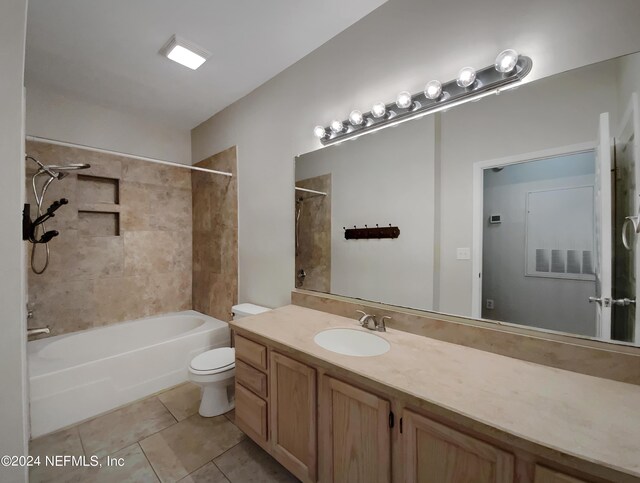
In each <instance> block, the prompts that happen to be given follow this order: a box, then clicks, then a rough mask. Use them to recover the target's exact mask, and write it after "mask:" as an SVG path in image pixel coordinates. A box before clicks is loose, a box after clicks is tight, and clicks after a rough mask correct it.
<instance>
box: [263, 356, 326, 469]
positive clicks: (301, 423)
mask: <svg viewBox="0 0 640 483" xmlns="http://www.w3.org/2000/svg"><path fill="white" fill-rule="evenodd" d="M269 386H270V387H269V394H270V398H271V413H270V420H271V451H272V455H273V456H274V457H275V458H276V459H277V460H278V461H280V462H281V463H282V464H283V465H284V466H285V467H286V468H287V469H289V471H291V472H292V473H293V474H294V475H295V476H297V477H298V478H299V479H301V480H302V481H309V482H314V481H316V480H317V477H316V474H317V459H318V458H317V446H316V444H317V433H316V427H317V426H316V425H317V419H316V401H317V398H316V370H315V369H314V368H312V367H309V366H307V365H306V364H302V363H300V362H298V361H295V360H293V359H291V358H290V357H287V356H284V355H282V354H279V353H277V352H271V356H270V360H269Z"/></svg>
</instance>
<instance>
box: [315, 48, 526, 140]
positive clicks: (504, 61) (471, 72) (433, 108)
mask: <svg viewBox="0 0 640 483" xmlns="http://www.w3.org/2000/svg"><path fill="white" fill-rule="evenodd" d="M532 67H533V61H532V60H531V58H529V57H526V56H524V55H518V53H517V52H516V51H514V50H505V51H503V52H501V53H500V54H499V55H498V58H496V62H495V64H492V65H490V66H488V67H485V68H483V69H480V70H478V71H476V70H475V69H473V68H471V67H465V68H464V69H462V70H461V71H460V72H459V73H458V77H457V78H456V79H454V80H451V81H449V82H446V83H440V82H439V81H435V80H434V81H430V82H429V83H428V84H427V85H426V86H425V89H424V91H422V92H420V93H417V94H414V95H413V96H412V95H411V94H410V93H409V92H406V91H404V92H401V93H400V94H399V95H398V97H397V98H396V100H395V101H394V102H392V103H389V104H384V103H383V102H378V103H376V104H374V105H373V107H372V108H371V111H369V112H365V113H364V114H363V113H361V112H360V111H352V112H351V114H349V118H348V123H349V124H350V125H349V124H347V121H345V122H343V123H342V129H341V130H339V131H338V128H339V127H340V121H339V120H334V121H333V122H332V123H331V125H330V126H329V127H328V128H324V127H322V126H317V127H316V128H315V129H314V133H315V135H316V136H317V137H318V139H320V142H321V143H322V144H323V145H325V146H327V145H330V144H336V143H339V142H342V141H344V140H346V139H355V138H357V137H359V136H362V135H363V134H368V133H370V132H374V131H379V130H380V129H384V128H386V127H390V126H395V125H397V124H400V123H403V122H406V121H410V120H411V119H418V118H420V117H423V116H426V115H428V114H432V113H434V112H439V111H444V110H447V109H450V108H451V107H454V106H457V105H460V104H464V103H466V102H469V101H474V100H479V99H481V98H483V97H486V96H489V95H492V94H498V93H500V92H501V91H505V90H507V89H511V88H514V87H517V86H518V84H519V83H520V82H521V81H522V79H524V78H525V77H526V76H527V75H528V74H529V72H531V68H532ZM405 106H407V107H405ZM396 107H400V108H401V109H402V110H400V111H398V110H395V109H396Z"/></svg>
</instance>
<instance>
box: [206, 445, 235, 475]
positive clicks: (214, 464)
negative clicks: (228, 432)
mask: <svg viewBox="0 0 640 483" xmlns="http://www.w3.org/2000/svg"><path fill="white" fill-rule="evenodd" d="M238 444H240V443H238ZM238 444H236V445H235V446H234V448H235V447H236V446H238ZM229 449H231V448H229ZM227 451H228V450H227ZM227 451H225V452H224V453H226V452H227ZM224 453H222V454H224ZM222 454H221V455H220V456H222ZM220 456H216V458H220ZM211 463H213V466H215V467H216V468H218V471H219V472H220V473H222V476H224V477H225V479H226V480H227V481H228V482H229V483H233V482H232V481H231V478H230V477H229V475H227V474H226V473H225V472H224V471H223V470H222V468H220V467H219V466H218V465H217V464H216V462H215V461H213V460H211Z"/></svg>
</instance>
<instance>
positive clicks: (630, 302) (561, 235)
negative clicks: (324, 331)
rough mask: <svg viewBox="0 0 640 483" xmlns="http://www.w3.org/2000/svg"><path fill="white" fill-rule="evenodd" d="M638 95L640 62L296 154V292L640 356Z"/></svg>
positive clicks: (570, 75) (541, 84)
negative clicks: (362, 232)
mask: <svg viewBox="0 0 640 483" xmlns="http://www.w3.org/2000/svg"><path fill="white" fill-rule="evenodd" d="M534 60H535V59H534ZM639 93H640V53H639V54H632V55H627V56H624V57H620V58H615V59H611V60H609V61H606V62H601V63H598V64H594V65H589V66H586V67H582V68H580V69H576V70H573V71H569V72H565V73H562V74H558V75H555V76H552V77H547V78H544V79H541V80H538V81H535V82H531V83H528V84H525V85H522V86H520V87H519V88H517V89H511V90H509V91H506V92H503V93H501V94H500V95H498V96H490V97H486V98H484V99H482V100H481V101H479V102H470V103H467V104H464V105H461V106H458V107H455V108H452V109H450V110H448V111H446V112H440V113H437V114H434V115H430V116H426V117H423V118H421V119H418V120H414V121H410V122H406V123H404V124H401V125H398V126H395V127H390V128H388V129H383V130H381V131H378V132H375V133H371V134H369V135H365V136H362V137H359V138H357V139H354V140H348V141H345V142H343V143H341V144H339V145H334V146H330V147H326V148H323V149H319V150H317V151H313V152H310V153H307V154H304V155H302V156H299V157H297V158H296V191H295V198H296V202H295V213H294V216H295V220H296V264H295V270H296V273H295V280H296V286H297V287H298V288H301V289H306V290H314V291H319V292H326V293H333V294H338V295H344V296H348V297H354V298H360V299H365V300H369V301H375V302H382V303H386V304H391V305H397V306H403V307H410V308H415V309H422V310H427V311H435V312H442V313H447V314H454V315H461V316H467V317H474V318H481V319H487V320H492V321H501V322H507V323H512V324H518V325H522V326H527V327H530V328H537V329H542V330H548V331H557V332H563V333H570V334H574V335H578V336H582V337H590V338H597V339H601V340H606V341H612V342H624V343H631V344H635V345H640V322H639V319H640V314H638V316H637V315H636V306H635V301H636V299H637V295H638V294H637V291H638V290H640V284H639V285H637V284H636V276H637V274H639V273H640V256H639V252H638V250H640V241H639V240H640V236H639V235H638V234H637V232H638V231H640V230H638V218H637V217H638V214H639V208H640V191H639V190H640V147H639V142H640V139H639V137H640V112H639V110H638V94H639ZM376 225H377V226H378V227H389V225H391V226H392V227H398V229H399V230H400V234H399V236H397V238H381V239H378V238H363V239H357V238H356V239H348V238H349V237H346V236H345V235H346V234H347V232H346V230H348V229H352V228H354V227H357V228H365V227H367V228H374V227H376ZM352 233H353V232H352Z"/></svg>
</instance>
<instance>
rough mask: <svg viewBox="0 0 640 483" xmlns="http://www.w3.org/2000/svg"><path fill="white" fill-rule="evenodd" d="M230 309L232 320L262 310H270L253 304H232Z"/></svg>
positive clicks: (258, 312) (255, 313) (261, 311)
mask: <svg viewBox="0 0 640 483" xmlns="http://www.w3.org/2000/svg"><path fill="white" fill-rule="evenodd" d="M231 309H232V310H233V320H238V319H241V318H242V317H249V316H251V315H258V314H261V313H263V312H269V311H270V310H271V309H268V308H266V307H260V306H259V305H254V304H239V305H234V306H233V307H232V308H231Z"/></svg>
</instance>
